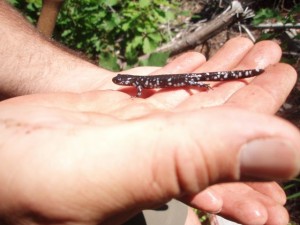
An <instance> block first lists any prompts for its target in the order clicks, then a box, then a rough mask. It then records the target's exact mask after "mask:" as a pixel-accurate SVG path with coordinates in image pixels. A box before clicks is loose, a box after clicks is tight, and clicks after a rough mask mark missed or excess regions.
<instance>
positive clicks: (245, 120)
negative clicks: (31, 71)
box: [0, 40, 300, 224]
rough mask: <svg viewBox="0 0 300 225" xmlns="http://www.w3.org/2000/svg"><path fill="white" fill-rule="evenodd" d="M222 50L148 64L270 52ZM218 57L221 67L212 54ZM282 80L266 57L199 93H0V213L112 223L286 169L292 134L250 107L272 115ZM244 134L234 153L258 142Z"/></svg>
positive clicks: (293, 152)
mask: <svg viewBox="0 0 300 225" xmlns="http://www.w3.org/2000/svg"><path fill="white" fill-rule="evenodd" d="M239 41H241V40H239ZM231 43H232V42H231ZM233 46H235V47H234V48H235V49H231V51H229V50H230V48H233ZM238 46H239V47H240V48H238ZM270 46H272V49H271V50H270V49H269V48H270ZM228 47H230V43H229V44H228V45H227V47H225V48H224V49H223V50H222V51H223V53H222V51H220V52H219V53H218V54H217V56H216V57H215V58H214V59H212V60H211V61H208V62H207V63H204V64H202V65H201V60H202V62H203V58H202V57H201V56H200V55H198V54H195V53H190V54H188V55H186V56H182V58H179V59H177V61H174V62H173V63H170V64H169V65H168V66H166V67H164V68H163V69H161V70H160V71H157V73H165V72H167V73H170V72H174V73H175V72H189V71H198V70H208V68H209V67H210V66H211V65H212V64H215V65H216V66H215V68H214V69H213V70H224V69H225V70H227V69H232V68H235V67H237V68H244V67H245V68H246V67H249V68H253V67H254V68H255V67H256V66H257V63H260V66H266V65H268V64H272V63H276V62H277V61H278V54H274V51H275V50H276V49H275V45H273V44H271V43H269V42H264V43H261V44H258V45H257V46H256V47H254V48H252V46H250V44H249V42H248V44H247V43H245V40H243V41H241V42H240V43H238V42H237V40H234V45H231V47H230V48H229V49H228ZM226 48H227V49H226ZM265 48H267V49H268V52H266V51H265ZM249 49H251V51H250V52H248V50H249ZM274 49H275V50H274ZM277 50H278V49H277ZM277 50H276V51H277ZM225 53H227V54H225ZM224 55H225V56H226V55H227V57H225V58H228V61H227V62H226V63H225V62H224V64H225V65H227V66H225V65H224V64H223V66H222V65H221V64H222V62H220V61H218V60H223V59H224ZM199 57H200V58H199ZM243 57H244V58H243ZM242 58H243V60H241V59H242ZM240 61H241V62H240ZM187 62H189V63H187ZM181 63H182V64H181ZM185 65H187V67H184V66H185ZM174 67H175V69H174ZM206 67H207V68H206ZM142 69H144V68H138V69H135V71H136V72H137V71H139V70H142ZM147 70H148V71H149V72H150V71H151V70H152V71H151V72H153V70H154V69H153V68H148V69H147ZM283 71H284V72H283ZM286 74H288V76H291V78H290V79H285V78H286V77H285V76H286ZM270 76H272V79H270ZM294 80H295V73H294V71H293V70H291V68H290V67H288V66H286V65H282V64H278V65H276V66H274V67H271V68H269V69H267V71H266V72H265V73H264V74H263V75H261V76H259V77H257V78H255V79H253V80H252V81H251V82H250V81H249V82H250V83H249V84H248V85H246V84H245V83H244V82H240V81H234V82H227V83H223V84H222V85H218V86H215V87H214V90H213V91H210V92H200V91H199V90H196V89H193V90H191V91H190V92H188V91H186V90H183V89H178V90H172V91H171V90H162V91H158V92H156V93H155V94H153V95H151V94H152V93H153V92H155V91H151V90H148V91H147V93H146V96H147V95H148V96H149V97H148V98H146V99H139V98H131V97H130V95H128V94H126V93H122V92H118V91H112V90H103V91H95V92H89V93H85V94H81V95H80V94H49V95H32V96H24V97H20V98H15V99H11V100H8V101H4V102H1V103H0V108H1V110H0V115H1V118H2V122H1V123H2V126H1V134H3V135H2V141H1V145H2V146H3V148H2V150H1V152H0V158H1V159H2V161H3V163H1V170H0V182H1V185H0V198H1V202H2V206H0V214H1V215H2V218H3V219H2V220H3V221H4V219H5V220H6V221H12V224H13V223H15V224H21V223H20V222H24V221H34V222H36V223H37V224H39V223H40V224H41V223H42V222H45V221H46V222H48V223H49V224H51V223H61V224H63V223H67V222H73V223H74V224H79V223H81V224H82V223H85V224H96V223H100V222H103V223H107V224H113V223H118V222H120V221H122V220H123V219H124V220H125V219H127V218H128V217H129V216H130V215H133V214H134V213H136V212H137V211H139V210H141V209H144V208H151V207H155V206H157V205H159V204H161V203H162V202H165V201H168V200H169V199H171V198H175V197H177V198H180V199H182V200H185V201H186V202H187V203H190V204H193V205H196V204H197V203H196V202H195V201H194V200H195V198H196V197H197V196H198V195H197V194H198V193H199V192H201V191H202V190H204V189H205V188H206V187H208V186H210V185H213V184H215V183H219V182H224V181H236V180H239V179H242V178H243V177H245V176H247V177H248V176H250V177H257V176H258V177H259V178H290V177H291V176H294V175H295V174H297V173H298V170H299V168H298V165H299V151H297V149H299V145H300V143H299V133H298V131H297V130H296V129H295V128H294V127H292V126H291V125H289V124H288V123H286V122H284V121H282V120H280V119H276V118H274V117H272V116H268V115H263V114H258V113H256V112H263V113H273V112H274V111H275V109H276V107H278V106H279V105H281V103H282V101H283V100H284V98H285V95H286V93H287V92H288V91H289V88H290V86H291V85H290V84H291V83H293V82H294ZM275 84H276V85H275ZM103 85H107V86H109V85H110V88H117V87H116V86H113V84H108V83H107V84H103ZM274 86H275V88H274ZM127 91H129V92H130V91H131V90H128V89H127ZM150 95H151V96H150ZM246 98H247V99H246ZM249 111H250V112H249ZM222 128H223V129H222ZM253 140H266V141H265V142H263V143H261V145H263V146H264V147H261V148H257V150H259V151H258V152H257V154H263V155H260V156H259V157H260V158H255V159H251V155H250V156H249V155H247V154H246V152H245V151H243V150H245V149H247V147H246V146H249V147H250V149H251V148H252V150H253V149H254V151H255V145H256V144H258V143H259V141H254V142H251V141H253ZM270 140H274V141H275V144H272V142H271V141H270ZM249 142H250V143H249ZM247 143H249V144H248V145H247ZM293 146H294V147H293ZM242 149H243V150H242ZM272 150H273V151H274V152H272ZM228 151H229V152H230V154H225V155H224V152H228ZM241 151H242V153H241V156H240V152H241ZM283 152H284V153H283ZM278 155H279V156H280V157H278ZM272 156H274V157H272ZM248 157H250V158H248ZM278 158H280V160H278ZM258 159H260V160H258ZM251 162H255V163H257V164H254V165H251ZM240 164H241V167H240ZM7 171H10V173H7ZM258 172H259V174H257V173H258ZM240 175H241V176H240ZM87 190H88V191H87ZM33 196H34V197H33ZM4 206H5V207H4ZM15 212H18V213H17V214H16V213H15ZM12 214H14V215H15V216H14V218H11V217H9V215H12ZM16 215H17V216H16ZM1 222H2V221H1ZM4 222H5V221H4ZM24 223H25V222H24Z"/></svg>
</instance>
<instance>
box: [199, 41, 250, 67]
mask: <svg viewBox="0 0 300 225" xmlns="http://www.w3.org/2000/svg"><path fill="white" fill-rule="evenodd" d="M252 47H253V43H252V42H251V41H250V40H249V39H248V38H243V37H237V38H233V39H230V40H229V41H228V42H226V43H225V44H224V46H223V47H222V48H221V49H220V50H219V51H218V52H217V53H216V54H215V55H214V56H212V57H211V58H210V59H209V60H208V61H207V62H206V63H204V64H203V65H201V66H200V67H199V68H197V69H196V70H195V72H211V71H222V70H231V69H233V68H235V67H236V66H237V65H238V64H239V63H240V62H241V60H242V59H243V58H244V57H245V55H246V54H247V53H248V52H249V51H250V50H251V49H252ZM248 69H249V68H248Z"/></svg>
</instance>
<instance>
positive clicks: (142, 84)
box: [112, 69, 264, 97]
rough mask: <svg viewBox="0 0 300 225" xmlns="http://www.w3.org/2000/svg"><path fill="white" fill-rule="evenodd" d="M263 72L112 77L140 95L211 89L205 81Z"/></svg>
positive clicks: (229, 78) (237, 71) (257, 70)
mask: <svg viewBox="0 0 300 225" xmlns="http://www.w3.org/2000/svg"><path fill="white" fill-rule="evenodd" d="M263 72H264V70H263V69H250V70H235V71H219V72H204V73H186V74H161V75H153V76H142V75H131V74H118V75H117V76H115V77H113V78H112V81H113V82H114V83H115V84H118V85H122V86H134V87H136V89H137V94H136V96H137V97H140V96H141V95H142V90H143V89H152V88H172V87H191V86H196V87H200V88H206V89H211V87H210V85H209V84H206V83H203V81H230V80H237V79H243V78H248V77H253V76H257V75H259V74H261V73H263Z"/></svg>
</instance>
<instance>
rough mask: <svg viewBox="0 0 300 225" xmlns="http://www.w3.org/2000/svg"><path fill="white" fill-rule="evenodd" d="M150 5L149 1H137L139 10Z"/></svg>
mask: <svg viewBox="0 0 300 225" xmlns="http://www.w3.org/2000/svg"><path fill="white" fill-rule="evenodd" d="M150 4H151V1H150V0H140V1H139V6H140V7H141V8H146V7H148V6H149V5H150Z"/></svg>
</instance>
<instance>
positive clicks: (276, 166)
mask: <svg viewBox="0 0 300 225" xmlns="http://www.w3.org/2000/svg"><path fill="white" fill-rule="evenodd" d="M298 157H299V156H298V154H297V150H296V149H295V148H294V147H293V146H292V145H291V144H290V143H289V142H287V141H285V140H281V139H259V140H253V141H251V142H249V143H247V144H245V145H244V146H243V147H242V148H241V153H240V163H241V164H240V171H241V175H242V176H247V177H251V178H264V179H289V178H291V177H293V176H296V175H297V173H298V172H299V163H298V160H299V158H298Z"/></svg>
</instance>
